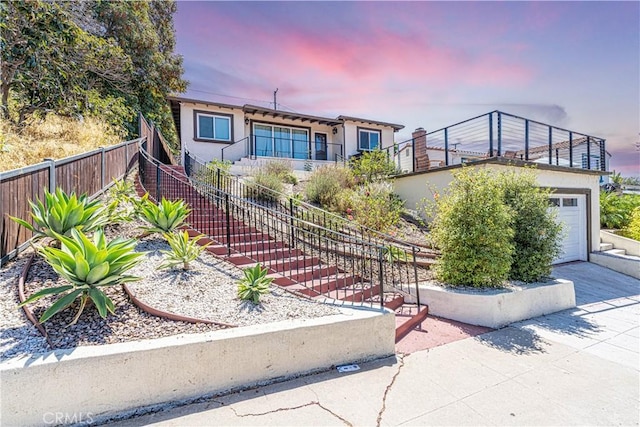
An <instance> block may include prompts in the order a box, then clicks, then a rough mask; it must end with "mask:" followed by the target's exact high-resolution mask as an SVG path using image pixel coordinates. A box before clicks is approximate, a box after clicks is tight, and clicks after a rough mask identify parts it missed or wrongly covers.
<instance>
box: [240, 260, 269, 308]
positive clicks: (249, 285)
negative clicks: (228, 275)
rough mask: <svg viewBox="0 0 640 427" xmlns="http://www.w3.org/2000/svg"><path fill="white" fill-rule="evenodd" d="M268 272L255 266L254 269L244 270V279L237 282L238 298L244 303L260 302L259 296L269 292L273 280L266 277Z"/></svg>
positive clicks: (258, 265)
mask: <svg viewBox="0 0 640 427" xmlns="http://www.w3.org/2000/svg"><path fill="white" fill-rule="evenodd" d="M268 272H269V270H267V269H266V268H262V267H260V264H256V265H255V267H249V268H245V269H244V270H243V274H244V277H243V278H242V279H240V281H239V282H238V298H240V299H241V300H244V301H252V302H253V303H254V304H258V303H259V302H260V295H263V294H266V293H268V292H269V286H270V285H271V282H273V279H272V278H270V277H267V274H268Z"/></svg>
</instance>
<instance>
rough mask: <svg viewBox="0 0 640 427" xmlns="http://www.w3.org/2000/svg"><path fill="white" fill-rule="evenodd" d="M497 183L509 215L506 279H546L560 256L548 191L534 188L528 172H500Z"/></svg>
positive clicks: (556, 228) (530, 280) (559, 242)
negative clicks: (509, 255) (509, 254)
mask: <svg viewBox="0 0 640 427" xmlns="http://www.w3.org/2000/svg"><path fill="white" fill-rule="evenodd" d="M497 179H498V180H499V182H500V184H501V186H502V188H503V191H504V201H505V204H506V205H507V206H509V207H510V208H511V211H512V215H513V219H512V222H511V227H512V228H513V231H514V236H513V246H514V251H513V258H512V262H511V269H510V272H509V278H510V279H513V280H521V281H524V282H537V281H539V280H540V279H542V278H544V277H547V276H549V274H550V273H551V263H552V262H553V260H554V259H555V258H556V257H557V256H558V255H559V254H560V253H561V241H560V238H561V231H562V226H561V225H560V224H558V223H557V222H556V211H555V210H552V209H549V195H550V191H549V190H546V189H542V188H540V187H538V186H537V184H536V177H535V174H534V173H533V172H532V171H518V172H515V171H511V172H503V173H501V174H499V175H497Z"/></svg>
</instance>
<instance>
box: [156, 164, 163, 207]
mask: <svg viewBox="0 0 640 427" xmlns="http://www.w3.org/2000/svg"><path fill="white" fill-rule="evenodd" d="M160 172H161V171H160V165H156V201H160V200H162V197H161V195H160V179H161V178H162V175H161V174H160Z"/></svg>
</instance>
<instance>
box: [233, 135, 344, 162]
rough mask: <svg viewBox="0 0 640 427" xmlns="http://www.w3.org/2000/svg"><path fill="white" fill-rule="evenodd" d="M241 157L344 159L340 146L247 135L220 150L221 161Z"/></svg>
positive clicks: (304, 140)
mask: <svg viewBox="0 0 640 427" xmlns="http://www.w3.org/2000/svg"><path fill="white" fill-rule="evenodd" d="M242 157H251V158H258V157H278V158H285V159H291V160H317V161H338V159H339V158H342V157H344V148H343V146H342V144H336V143H332V142H323V143H319V142H315V141H310V140H309V139H306V138H305V139H294V138H278V137H269V136H260V135H255V134H252V135H249V136H247V137H245V138H243V139H241V140H238V141H236V142H234V143H233V144H230V145H227V146H226V147H224V148H222V154H221V159H222V160H232V161H234V160H239V159H241V158H242Z"/></svg>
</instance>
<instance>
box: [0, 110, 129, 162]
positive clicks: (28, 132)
mask: <svg viewBox="0 0 640 427" xmlns="http://www.w3.org/2000/svg"><path fill="white" fill-rule="evenodd" d="M122 141H124V135H122V134H119V133H118V131H117V130H114V129H113V128H111V127H109V125H107V124H106V123H103V122H101V121H99V120H98V119H96V118H92V117H88V118H84V119H82V120H78V119H73V118H70V117H61V116H57V115H54V114H49V115H47V116H46V117H45V118H44V119H38V118H31V119H29V120H28V121H27V123H26V124H25V125H24V126H22V127H19V128H17V127H15V126H13V125H12V124H11V123H10V122H8V121H6V120H4V119H2V120H0V171H8V170H11V169H16V168H21V167H24V166H28V165H32V164H35V163H40V162H41V161H42V160H43V159H45V158H52V159H62V158H64V157H68V156H72V155H74V154H79V153H84V152H87V151H91V150H93V149H95V148H98V147H106V146H109V145H114V144H117V143H119V142H122Z"/></svg>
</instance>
